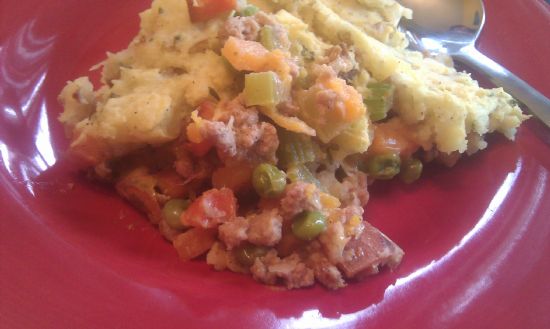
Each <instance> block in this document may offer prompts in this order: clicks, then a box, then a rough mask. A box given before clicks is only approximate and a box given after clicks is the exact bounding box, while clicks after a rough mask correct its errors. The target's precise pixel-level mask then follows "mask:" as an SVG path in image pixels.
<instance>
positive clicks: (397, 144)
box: [368, 119, 419, 158]
mask: <svg viewBox="0 0 550 329" xmlns="http://www.w3.org/2000/svg"><path fill="white" fill-rule="evenodd" d="M374 127H375V129H374V139H373V141H372V144H371V146H370V147H369V150H368V153H369V154H372V155H375V154H384V153H397V154H399V155H400V156H401V157H402V158H408V157H410V156H411V155H412V154H413V153H414V152H416V150H418V148H419V145H418V144H417V143H416V142H415V140H414V138H413V135H412V132H411V131H410V130H409V129H407V127H405V125H404V124H403V123H402V122H401V121H400V120H395V119H394V120H390V121H387V122H383V123H378V124H375V125H374Z"/></svg>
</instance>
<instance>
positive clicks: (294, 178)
mask: <svg viewBox="0 0 550 329" xmlns="http://www.w3.org/2000/svg"><path fill="white" fill-rule="evenodd" d="M286 176H287V177H288V179H290V181H291V182H293V183H296V182H305V183H310V184H315V185H316V186H317V187H321V182H320V181H319V180H318V179H317V178H315V176H313V174H312V173H311V171H310V170H309V169H308V168H307V167H306V166H305V165H303V164H293V165H291V166H290V167H289V168H288V170H287V172H286Z"/></svg>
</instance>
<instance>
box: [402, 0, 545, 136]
mask: <svg viewBox="0 0 550 329" xmlns="http://www.w3.org/2000/svg"><path fill="white" fill-rule="evenodd" d="M400 2H401V4H403V5H404V6H405V7H408V8H411V9H412V10H413V19H411V20H408V19H402V20H401V22H400V24H399V27H400V29H401V30H402V31H403V32H404V33H405V35H406V36H407V38H408V40H409V48H411V49H413V50H418V51H421V52H424V53H429V54H433V55H437V54H447V55H450V56H452V57H453V59H454V60H456V61H459V62H461V63H462V64H465V65H466V66H468V67H470V68H472V69H474V70H476V71H478V72H480V73H482V74H485V75H487V77H488V78H489V79H490V81H491V82H492V83H494V84H495V85H497V86H501V87H503V88H504V90H505V91H506V92H508V93H510V94H511V95H512V96H513V97H515V98H516V99H517V100H518V101H520V102H521V103H523V104H525V106H526V107H527V108H528V109H529V110H530V112H531V113H532V114H534V115H535V116H536V117H538V118H539V119H540V120H541V121H542V122H544V123H545V124H546V125H547V126H548V127H550V100H549V99H548V98H546V97H545V96H544V95H542V94H541V93H540V92H538V91H537V90H535V89H534V88H533V87H531V86H530V85H528V84H527V83H526V82H525V81H523V80H521V79H520V78H519V77H517V76H516V75H514V74H513V73H511V72H510V71H508V70H507V69H505V68H504V67H502V66H500V65H499V64H497V63H496V62H494V61H493V60H491V59H490V58H488V57H486V56H485V55H483V54H482V53H480V52H479V51H478V50H477V49H476V48H475V43H476V41H477V38H478V37H479V35H480V34H481V31H482V29H483V26H484V23H485V8H484V6H483V1H482V0H400Z"/></svg>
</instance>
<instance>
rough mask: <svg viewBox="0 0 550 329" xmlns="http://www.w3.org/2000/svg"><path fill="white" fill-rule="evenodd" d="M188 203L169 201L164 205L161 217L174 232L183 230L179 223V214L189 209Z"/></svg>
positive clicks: (182, 200)
mask: <svg viewBox="0 0 550 329" xmlns="http://www.w3.org/2000/svg"><path fill="white" fill-rule="evenodd" d="M189 204H190V201H189V200H184V199H171V200H170V201H168V202H166V203H165V204H164V207H163V208H162V216H163V217H164V220H165V221H166V223H168V225H169V226H170V227H171V228H173V229H176V230H180V229H183V228H184V226H183V225H182V223H181V221H180V217H181V213H182V212H184V211H185V210H186V209H187V208H188V207H189Z"/></svg>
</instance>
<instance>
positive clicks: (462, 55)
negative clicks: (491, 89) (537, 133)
mask: <svg viewBox="0 0 550 329" xmlns="http://www.w3.org/2000/svg"><path fill="white" fill-rule="evenodd" d="M454 58H455V59H457V60H458V61H460V62H462V63H464V64H466V65H469V66H470V67H472V68H473V69H476V70H477V71H478V72H481V73H485V74H486V75H487V76H488V77H489V79H490V80H491V82H492V83H494V84H495V85H497V86H501V87H502V88H504V90H505V91H506V92H508V93H509V94H511V95H512V96H514V98H516V99H517V100H518V101H520V102H521V103H523V104H525V105H526V106H527V108H528V109H529V110H530V111H531V113H532V114H534V115H535V116H536V117H538V118H539V119H540V120H541V121H542V122H544V123H545V124H546V126H548V127H550V99H548V98H546V97H545V96H544V95H543V94H541V93H540V92H538V91H537V90H535V88H533V87H531V86H530V85H529V84H527V83H526V82H525V81H523V80H521V79H520V78H519V77H517V76H516V75H515V74H513V73H512V72H510V71H508V70H507V69H505V68H504V67H502V66H500V65H499V64H498V63H496V62H494V61H493V60H492V59H490V58H488V57H487V56H485V55H483V54H482V53H480V52H479V51H478V50H477V49H476V48H475V47H474V46H467V47H464V48H462V50H461V51H460V52H459V53H458V54H457V55H455V57H454Z"/></svg>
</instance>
